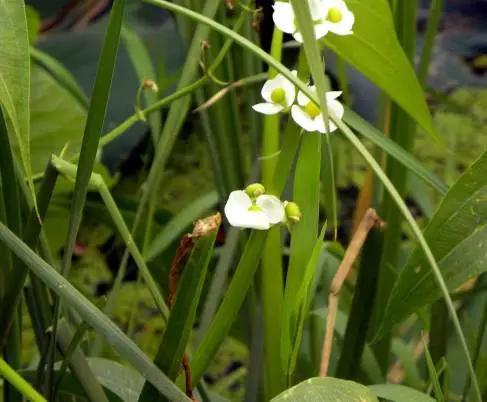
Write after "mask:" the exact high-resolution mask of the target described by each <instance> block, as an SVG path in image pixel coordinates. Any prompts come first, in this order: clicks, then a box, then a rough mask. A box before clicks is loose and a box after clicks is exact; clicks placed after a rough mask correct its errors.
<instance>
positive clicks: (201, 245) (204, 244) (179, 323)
mask: <svg viewBox="0 0 487 402" xmlns="http://www.w3.org/2000/svg"><path fill="white" fill-rule="evenodd" d="M210 220H211V221H212V222H213V226H210V230H209V231H208V232H207V233H204V234H203V235H202V236H201V237H200V238H198V239H197V240H194V241H195V242H196V244H195V245H194V246H193V247H194V248H193V250H192V252H191V254H190V256H189V259H188V262H187V263H186V264H185V266H184V269H183V273H182V275H181V278H180V280H179V283H178V290H177V293H176V298H175V300H174V305H173V306H172V309H171V313H170V315H169V319H168V321H167V327H166V330H165V332H164V335H163V337H162V341H161V344H160V345H159V351H158V352H157V357H156V359H155V363H156V364H157V366H158V367H159V368H160V369H161V370H162V371H164V372H165V373H166V374H167V375H168V377H169V378H170V379H172V380H175V379H176V377H177V375H178V373H179V371H180V368H181V362H182V360H183V355H184V351H185V348H186V345H187V343H188V340H189V337H190V335H191V329H192V326H193V323H194V319H195V316H196V308H197V307H198V303H199V300H200V295H201V291H202V289H203V284H204V282H205V278H206V273H207V271H208V264H209V262H210V258H211V255H212V253H213V245H214V244H215V239H216V235H217V233H218V228H219V225H220V222H221V216H220V214H218V215H216V216H212V217H209V218H207V219H206V221H207V222H208V223H209V222H210ZM157 394H158V393H157V389H155V388H154V387H153V386H152V385H148V386H145V387H144V389H143V391H142V394H141V396H140V400H141V401H153V400H155V399H157Z"/></svg>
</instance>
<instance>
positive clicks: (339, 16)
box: [315, 0, 355, 36]
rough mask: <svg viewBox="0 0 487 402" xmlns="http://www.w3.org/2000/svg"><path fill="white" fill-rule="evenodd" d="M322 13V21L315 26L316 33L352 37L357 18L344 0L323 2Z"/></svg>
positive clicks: (325, 0)
mask: <svg viewBox="0 0 487 402" xmlns="http://www.w3.org/2000/svg"><path fill="white" fill-rule="evenodd" d="M320 13H321V16H322V19H321V20H320V22H319V24H318V25H315V31H319V32H320V33H322V36H325V35H326V34H327V33H328V32H333V33H334V34H336V35H351V34H352V33H353V31H352V27H353V24H354V23H355V16H354V15H353V13H352V12H351V11H350V10H349V9H348V7H347V5H346V4H345V2H344V1H343V0H321V4H320Z"/></svg>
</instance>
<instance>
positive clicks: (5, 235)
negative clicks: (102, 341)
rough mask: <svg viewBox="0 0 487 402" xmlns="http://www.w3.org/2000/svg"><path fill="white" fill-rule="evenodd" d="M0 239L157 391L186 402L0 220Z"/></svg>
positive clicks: (124, 339)
mask: <svg viewBox="0 0 487 402" xmlns="http://www.w3.org/2000/svg"><path fill="white" fill-rule="evenodd" d="M0 241H1V242H2V243H4V244H5V245H6V246H7V247H8V248H9V249H10V250H12V252H13V253H14V254H16V255H17V257H18V258H19V259H21V260H22V261H23V262H24V263H25V264H26V265H27V266H28V267H29V269H30V270H31V271H32V272H33V273H34V274H35V275H36V276H38V277H39V278H40V279H41V280H42V281H43V282H44V283H45V284H46V285H47V286H48V287H49V288H50V289H51V290H52V291H53V292H55V293H56V294H57V295H58V296H59V297H60V298H61V299H62V300H63V301H64V302H65V303H66V305H68V306H70V308H72V309H73V310H75V311H76V312H77V313H78V314H79V315H80V316H81V318H82V319H83V320H85V321H86V322H87V323H88V324H89V325H90V326H91V327H93V328H94V329H95V331H97V332H98V333H100V334H102V335H103V336H104V337H105V338H106V339H107V341H108V343H109V344H110V345H112V346H113V348H114V349H115V350H116V351H117V352H118V353H119V354H120V356H121V357H123V358H124V359H126V360H127V361H128V362H129V363H131V364H132V365H133V366H134V367H135V368H136V369H137V370H138V371H139V372H140V373H141V374H142V375H143V376H144V377H145V378H146V379H147V381H150V382H151V383H152V384H153V385H154V386H155V387H156V388H157V389H158V390H159V392H160V393H161V394H163V395H165V396H166V397H167V398H169V399H171V400H173V401H185V402H187V401H189V398H187V397H186V395H184V393H183V392H181V390H180V389H179V388H177V387H176V385H175V384H173V383H172V382H171V381H170V380H169V379H168V378H167V376H166V375H164V374H163V373H162V372H161V371H160V370H159V369H158V368H157V367H156V366H155V365H154V364H153V363H152V362H151V361H150V360H149V359H148V358H147V356H146V355H145V354H144V353H143V352H142V351H141V350H140V349H139V348H138V347H137V345H136V344H135V343H134V342H132V341H131V340H130V339H129V338H128V337H127V336H126V335H125V334H124V333H123V332H122V331H121V330H120V328H118V326H117V325H116V324H114V323H113V322H112V321H110V320H109V319H107V318H106V317H105V316H104V315H103V314H102V313H101V312H100V310H98V308H96V307H95V306H93V304H92V303H91V302H90V301H89V300H88V299H87V298H86V297H85V296H83V295H82V294H81V293H80V292H79V291H78V290H76V289H75V288H74V287H73V286H72V285H71V284H70V283H69V282H68V281H67V280H66V279H65V278H64V277H63V276H62V275H60V274H59V273H58V272H57V271H56V270H55V269H54V268H53V267H51V266H50V265H49V264H47V263H46V262H45V261H44V260H43V259H41V258H40V257H39V256H38V255H36V254H35V253H34V252H33V251H32V250H31V249H30V248H29V247H28V246H27V245H26V244H25V243H24V242H22V240H21V239H19V238H18V237H17V236H15V234H13V233H12V232H11V231H10V230H9V229H8V228H7V227H6V226H5V225H4V224H3V223H0Z"/></svg>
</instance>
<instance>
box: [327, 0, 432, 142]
mask: <svg viewBox="0 0 487 402" xmlns="http://www.w3.org/2000/svg"><path fill="white" fill-rule="evenodd" d="M346 3H347V5H348V6H349V8H350V9H351V10H352V11H353V13H354V14H355V25H354V27H353V35H347V36H339V35H333V34H328V35H326V36H325V39H324V42H325V43H326V46H327V47H329V48H330V49H331V50H333V51H334V52H335V53H336V54H338V55H339V56H340V57H342V58H343V59H344V60H345V61H347V62H348V63H350V64H351V65H352V66H353V67H355V68H356V69H357V70H359V71H360V72H361V73H363V74H364V75H365V76H366V77H367V78H369V79H370V80H371V81H372V82H373V83H374V84H376V85H377V86H379V87H380V88H381V89H383V90H384V91H385V92H386V93H387V94H388V95H389V96H390V97H391V98H392V99H394V101H396V102H397V103H398V104H399V105H400V106H401V107H402V108H403V109H404V110H405V111H406V112H407V113H408V114H410V115H411V116H412V117H413V118H414V119H415V120H416V121H417V122H418V123H419V124H420V125H421V126H422V127H423V128H424V129H425V130H426V131H427V132H428V133H429V134H430V135H432V136H436V134H435V130H434V128H433V123H432V119H431V115H430V113H429V110H428V106H427V104H426V100H425V96H424V93H423V90H422V88H421V85H420V83H419V81H418V79H417V78H416V74H415V72H414V69H413V67H412V66H411V63H410V62H409V60H408V58H407V57H406V55H405V54H404V51H403V50H402V48H401V45H400V44H399V42H398V40H397V36H396V32H395V30H394V22H393V17H392V13H391V10H390V8H389V4H388V2H387V0H369V1H361V0H346Z"/></svg>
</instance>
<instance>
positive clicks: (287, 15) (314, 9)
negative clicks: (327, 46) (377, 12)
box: [272, 0, 355, 43]
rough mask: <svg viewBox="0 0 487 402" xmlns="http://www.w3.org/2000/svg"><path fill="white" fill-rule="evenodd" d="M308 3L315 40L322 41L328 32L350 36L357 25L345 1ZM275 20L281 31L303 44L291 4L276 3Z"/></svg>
mask: <svg viewBox="0 0 487 402" xmlns="http://www.w3.org/2000/svg"><path fill="white" fill-rule="evenodd" d="M305 1H308V4H309V9H310V12H311V18H312V19H313V25H314V30H315V38H316V39H320V38H322V37H323V36H325V35H326V34H328V32H332V33H334V34H336V35H350V34H352V33H353V31H352V27H353V24H354V23H355V17H354V15H353V13H352V12H351V11H350V10H349V9H348V7H347V5H346V4H345V2H344V1H343V0H305ZM272 17H273V20H274V24H276V27H278V28H279V29H280V30H281V31H283V32H286V33H289V34H292V35H293V37H294V39H296V41H298V42H300V43H302V42H303V36H302V35H301V32H299V29H298V27H297V25H296V17H295V15H294V10H293V8H292V6H291V4H290V3H288V2H284V1H276V2H275V3H274V13H273V16H272Z"/></svg>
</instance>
